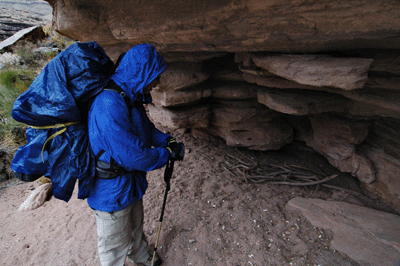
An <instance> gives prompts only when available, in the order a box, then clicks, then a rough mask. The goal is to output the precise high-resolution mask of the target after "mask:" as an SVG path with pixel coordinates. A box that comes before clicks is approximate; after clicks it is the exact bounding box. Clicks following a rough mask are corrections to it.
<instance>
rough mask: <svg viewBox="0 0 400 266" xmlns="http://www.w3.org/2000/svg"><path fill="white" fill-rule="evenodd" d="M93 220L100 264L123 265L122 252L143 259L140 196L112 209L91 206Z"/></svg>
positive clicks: (124, 254)
mask: <svg viewBox="0 0 400 266" xmlns="http://www.w3.org/2000/svg"><path fill="white" fill-rule="evenodd" d="M93 212H94V213H95V215H96V222H97V235H98V239H97V244H98V249H99V256H100V262H101V265H102V266H123V265H124V263H125V259H126V256H129V258H130V259H131V260H132V261H146V260H147V258H148V256H149V251H148V245H147V240H146V236H145V235H144V233H143V200H138V201H136V202H135V203H133V204H132V205H130V206H129V207H127V208H125V209H123V210H120V211H116V212H113V213H109V212H103V211H98V210H93Z"/></svg>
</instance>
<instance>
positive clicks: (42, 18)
mask: <svg viewBox="0 0 400 266" xmlns="http://www.w3.org/2000/svg"><path fill="white" fill-rule="evenodd" d="M52 12H53V9H52V8H51V6H50V5H49V4H48V3H47V2H45V1H42V0H17V1H12V0H0V41H2V40H5V39H7V38H8V37H10V36H12V35H13V34H15V33H16V32H17V31H19V30H21V29H25V28H29V27H31V26H35V25H41V24H46V23H50V22H51V19H52Z"/></svg>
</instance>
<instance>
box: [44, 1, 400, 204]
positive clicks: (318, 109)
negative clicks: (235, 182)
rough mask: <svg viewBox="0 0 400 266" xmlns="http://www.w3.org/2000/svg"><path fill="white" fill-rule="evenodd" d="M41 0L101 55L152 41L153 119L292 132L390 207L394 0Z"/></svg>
mask: <svg viewBox="0 0 400 266" xmlns="http://www.w3.org/2000/svg"><path fill="white" fill-rule="evenodd" d="M48 2H49V3H51V5H52V6H53V8H54V17H53V22H54V26H55V28H56V29H57V30H58V31H59V32H60V33H62V34H64V35H66V36H69V37H71V38H73V39H76V40H79V41H89V40H95V41H97V42H99V43H100V44H101V45H102V46H103V47H104V48H105V50H106V51H107V53H108V54H109V55H110V57H111V58H113V59H116V58H117V57H118V55H119V54H120V53H121V52H123V51H126V50H128V49H129V48H130V47H132V46H133V45H135V44H138V43H143V42H147V43H151V44H153V45H155V46H156V47H157V49H158V51H159V52H160V53H161V54H162V55H163V56H164V57H165V59H166V61H167V62H168V64H169V68H168V70H167V71H166V72H165V73H164V74H163V75H162V79H161V84H160V86H159V88H158V89H157V90H155V91H154V92H152V95H153V100H154V104H153V105H150V106H149V107H148V109H149V113H150V115H151V117H152V118H153V119H154V120H155V121H157V122H160V123H162V124H163V125H165V126H168V127H172V128H186V129H191V130H192V132H197V133H199V132H202V133H205V132H206V133H208V134H214V135H217V136H220V137H222V138H224V139H225V140H226V142H227V144H228V145H232V146H241V147H248V148H250V149H255V150H275V149H280V148H282V147H284V146H285V145H286V144H288V143H290V142H292V141H293V140H296V141H304V142H305V143H306V144H307V145H308V146H310V147H312V148H313V149H315V150H316V151H318V152H319V153H321V154H322V155H324V156H325V157H326V158H327V159H328V160H329V162H330V163H331V164H332V165H334V166H335V167H337V168H338V169H340V170H341V171H343V172H348V173H351V174H352V175H354V176H355V177H357V178H358V179H359V180H360V182H361V183H362V184H363V186H364V187H365V188H366V189H368V190H369V191H372V192H373V193H375V194H376V195H378V196H379V197H380V198H382V199H384V200H385V201H386V202H388V203H390V204H391V205H392V206H394V207H395V208H397V210H400V186H399V185H400V176H399V174H398V173H399V171H400V159H399V158H400V155H399V154H400V149H399V148H398V147H400V145H399V143H398V142H399V139H400V136H399V135H398V134H399V133H397V132H399V129H400V126H399V125H400V85H399V81H400V50H399V44H400V37H399V36H400V11H399V10H400V2H398V1H395V0H388V1H385V3H384V4H383V3H382V2H376V1H375V2H374V1H361V0H356V1H340V2H334V1H333V2H332V1H331V2H326V1H309V2H307V3H306V2H304V1H287V0H285V1H277V0H273V1H261V0H252V1H244V0H238V1H236V0H235V1H233V0H224V1H210V0H204V1H197V0H196V1H195V0H190V1H186V2H185V5H182V4H180V2H179V3H178V2H171V1H165V0H157V1H152V2H151V3H147V2H146V3H144V2H141V1H136V2H134V3H133V2H128V1H117V2H113V3H112V4H111V3H110V2H109V1H105V0H100V1H83V0H78V1H68V0H66V1H51V0H49V1H48ZM354 14H357V16H355V15H354ZM371 18H373V19H371Z"/></svg>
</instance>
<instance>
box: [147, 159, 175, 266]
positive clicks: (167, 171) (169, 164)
mask: <svg viewBox="0 0 400 266" xmlns="http://www.w3.org/2000/svg"><path fill="white" fill-rule="evenodd" d="M174 162H175V161H174V160H168V162H167V166H166V167H165V172H164V181H165V184H166V187H165V194H164V202H163V205H162V208H161V215H160V220H159V225H158V232H157V239H156V244H155V246H154V253H153V259H152V260H151V266H154V260H155V258H156V251H157V246H158V240H159V238H160V232H161V225H162V222H163V219H164V210H165V204H166V203H167V195H168V191H169V190H170V188H171V186H170V180H171V177H172V171H173V170H174Z"/></svg>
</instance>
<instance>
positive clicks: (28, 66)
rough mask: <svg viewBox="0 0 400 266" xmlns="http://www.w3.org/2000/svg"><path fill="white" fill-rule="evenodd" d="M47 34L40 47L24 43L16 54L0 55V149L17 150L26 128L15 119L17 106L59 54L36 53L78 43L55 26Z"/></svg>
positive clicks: (47, 29)
mask: <svg viewBox="0 0 400 266" xmlns="http://www.w3.org/2000/svg"><path fill="white" fill-rule="evenodd" d="M43 31H44V32H45V34H46V35H47V38H46V39H44V40H40V41H38V42H37V43H31V42H24V41H21V42H20V43H18V44H17V45H15V46H14V47H12V51H13V52H12V53H3V54H2V53H1V52H0V149H5V148H7V147H10V148H11V149H12V150H13V149H14V148H15V143H16V142H17V143H18V142H20V140H17V139H16V138H18V137H17V136H15V135H16V134H15V132H17V131H18V128H21V127H22V128H24V127H26V126H25V125H24V124H22V123H19V122H17V121H15V120H14V119H12V117H11V110H12V107H13V105H14V102H15V100H16V99H17V97H18V96H19V95H21V94H22V93H23V92H25V91H26V90H27V89H28V88H29V86H30V85H31V84H32V82H33V80H34V79H35V78H36V76H37V75H38V74H39V73H40V72H41V71H42V69H43V68H44V66H45V65H46V64H47V63H48V62H49V61H51V60H52V59H53V58H54V57H55V56H57V54H58V52H57V51H51V52H47V53H34V52H32V50H34V49H36V48H39V47H46V46H47V47H49V46H50V47H54V46H56V47H57V48H59V49H61V50H64V49H65V48H67V47H68V46H69V45H71V44H73V43H74V42H75V41H73V40H71V39H69V38H67V37H64V36H61V35H59V34H58V33H56V32H54V31H53V29H52V28H51V25H47V26H44V27H43ZM6 54H7V55H6ZM19 131H20V130H19ZM17 135H18V134H17ZM19 135H20V134H19Z"/></svg>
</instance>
